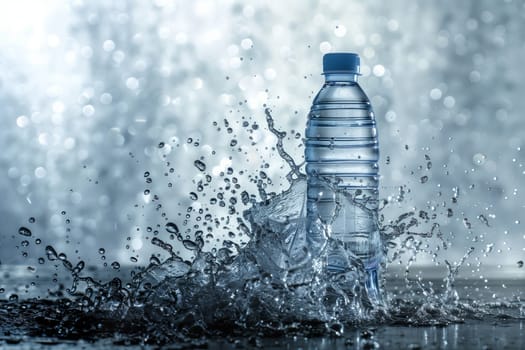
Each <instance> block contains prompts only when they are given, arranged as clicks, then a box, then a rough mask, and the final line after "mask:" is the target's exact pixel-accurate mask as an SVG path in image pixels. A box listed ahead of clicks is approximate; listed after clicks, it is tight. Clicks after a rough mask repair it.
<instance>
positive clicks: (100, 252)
mask: <svg viewBox="0 0 525 350" xmlns="http://www.w3.org/2000/svg"><path fill="white" fill-rule="evenodd" d="M98 253H99V254H101V255H102V254H105V253H106V250H105V249H104V248H98Z"/></svg>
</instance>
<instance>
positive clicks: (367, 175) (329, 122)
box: [305, 53, 383, 300]
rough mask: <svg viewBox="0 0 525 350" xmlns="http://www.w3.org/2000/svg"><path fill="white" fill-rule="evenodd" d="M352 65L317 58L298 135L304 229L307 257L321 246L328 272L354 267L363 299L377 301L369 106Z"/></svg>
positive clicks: (336, 57)
mask: <svg viewBox="0 0 525 350" xmlns="http://www.w3.org/2000/svg"><path fill="white" fill-rule="evenodd" d="M359 65H360V60H359V56H358V55H357V54H354V53H329V54H326V55H325V56H324V57H323V74H324V76H325V83H324V85H323V87H322V88H321V90H320V91H319V93H318V94H317V96H316V97H315V99H314V101H313V104H312V107H311V110H310V113H309V115H308V122H307V126H306V133H305V134H306V141H305V142H306V145H305V146H306V147H305V159H306V174H307V222H306V225H307V227H306V229H307V238H308V241H309V244H310V245H311V246H312V247H317V248H314V249H313V250H314V251H315V249H317V250H319V251H320V250H321V249H322V248H321V246H320V244H323V243H321V242H328V246H326V257H327V258H326V259H327V261H326V266H327V270H328V272H332V273H337V272H344V271H347V270H349V269H350V268H351V267H352V266H355V264H361V263H362V264H363V266H364V269H365V270H366V273H367V281H366V288H367V291H368V295H369V296H370V297H371V298H372V299H376V300H378V299H379V288H378V270H379V267H380V262H381V259H382V255H383V254H382V246H381V238H380V234H379V228H378V221H377V210H378V177H379V174H378V160H379V147H378V140H377V129H376V123H375V118H374V113H373V111H372V106H371V104H370V101H369V99H368V97H367V96H366V94H365V93H364V91H363V90H362V89H361V87H360V86H359V84H358V83H357V77H358V75H359ZM326 238H328V240H327V239H326Z"/></svg>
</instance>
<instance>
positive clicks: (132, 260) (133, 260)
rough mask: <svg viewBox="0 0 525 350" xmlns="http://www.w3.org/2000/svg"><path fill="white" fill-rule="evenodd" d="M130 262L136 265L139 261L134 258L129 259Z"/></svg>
mask: <svg viewBox="0 0 525 350" xmlns="http://www.w3.org/2000/svg"><path fill="white" fill-rule="evenodd" d="M129 260H130V261H131V262H133V263H136V262H137V261H138V259H137V258H136V257H134V256H132V257H131V258H129Z"/></svg>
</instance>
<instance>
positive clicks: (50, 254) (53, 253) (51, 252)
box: [46, 245, 58, 261]
mask: <svg viewBox="0 0 525 350" xmlns="http://www.w3.org/2000/svg"><path fill="white" fill-rule="evenodd" d="M46 255H47V258H48V259H49V260H51V261H53V260H57V259H58V256H57V252H56V251H55V249H54V248H53V247H52V246H50V245H48V246H47V247H46Z"/></svg>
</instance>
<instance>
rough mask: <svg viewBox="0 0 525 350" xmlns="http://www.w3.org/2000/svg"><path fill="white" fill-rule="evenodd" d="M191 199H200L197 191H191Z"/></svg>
mask: <svg viewBox="0 0 525 350" xmlns="http://www.w3.org/2000/svg"><path fill="white" fill-rule="evenodd" d="M190 199H191V200H192V201H196V200H197V199H199V197H198V196H197V193H195V192H190Z"/></svg>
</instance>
